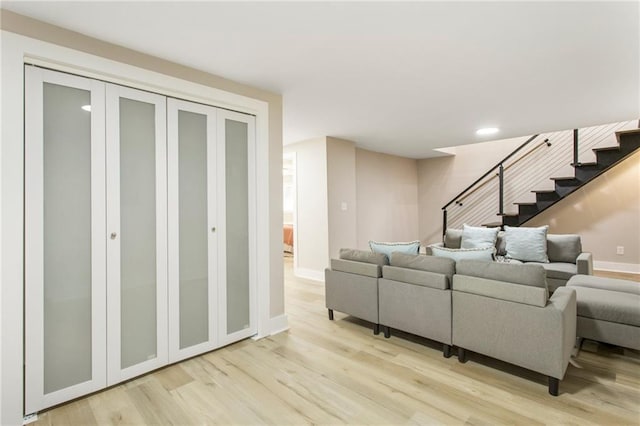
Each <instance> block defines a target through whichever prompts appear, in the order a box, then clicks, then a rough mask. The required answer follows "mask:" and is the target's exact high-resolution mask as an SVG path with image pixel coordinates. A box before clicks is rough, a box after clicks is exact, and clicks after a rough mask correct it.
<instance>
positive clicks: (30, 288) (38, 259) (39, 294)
mask: <svg viewBox="0 0 640 426" xmlns="http://www.w3.org/2000/svg"><path fill="white" fill-rule="evenodd" d="M25 74H26V85H25V96H26V99H25V101H26V102H25V119H26V126H25V162H26V163H25V164H26V167H25V298H26V299H25V412H26V413H33V412H37V411H39V410H42V409H44V408H47V407H51V406H53V405H56V404H60V403H62V402H65V401H68V400H70V399H73V398H77V397H79V396H81V395H84V394H87V393H91V392H94V391H96V390H98V389H101V388H104V387H105V386H106V341H105V337H104V336H105V330H106V324H107V323H106V301H105V291H106V290H105V289H106V279H105V276H106V253H105V122H104V100H105V85H104V83H102V82H100V81H96V80H90V79H87V78H83V77H77V76H72V75H69V74H63V73H59V72H55V71H48V70H44V69H41V68H36V67H33V66H28V67H26V69H25ZM44 83H53V84H58V85H61V86H68V87H73V88H77V89H83V90H87V91H90V92H91V377H92V379H91V380H89V381H86V382H83V383H79V384H76V385H73V386H70V387H67V388H65V389H61V390H58V391H55V392H51V393H49V394H46V395H45V394H44V241H43V236H44V226H43V225H44V182H43V179H44V169H43V167H44V146H43V142H44V140H43V127H44V126H43V118H44V117H43V94H44Z"/></svg>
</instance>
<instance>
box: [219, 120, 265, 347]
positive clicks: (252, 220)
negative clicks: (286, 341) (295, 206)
mask: <svg viewBox="0 0 640 426" xmlns="http://www.w3.org/2000/svg"><path fill="white" fill-rule="evenodd" d="M227 119H228V120H234V121H239V122H242V123H246V124H247V136H248V141H247V143H248V146H247V156H248V158H247V161H248V171H249V177H248V184H249V188H248V192H249V194H248V195H249V200H248V205H249V212H248V213H249V215H248V216H249V247H248V248H247V255H248V256H249V298H250V301H249V327H248V328H245V329H243V330H239V331H237V332H234V333H230V334H229V333H227V267H226V264H227V257H226V256H227V249H226V241H227V230H226V223H227V212H226V202H225V201H223V202H220V203H218V223H219V224H220V226H219V228H218V264H219V265H220V267H219V268H218V283H219V285H218V291H219V293H218V306H219V312H218V318H219V328H218V330H219V331H218V333H219V337H218V338H219V343H220V346H225V345H228V344H230V343H233V342H237V341H238V340H242V339H246V338H247V337H251V336H253V335H255V334H257V332H258V327H257V307H258V304H257V274H256V259H257V249H256V242H257V238H256V233H257V209H256V195H257V194H256V187H257V181H256V127H255V122H256V121H255V117H254V116H253V115H248V114H242V113H238V112H234V111H229V110H225V109H218V134H217V146H218V166H217V170H218V199H219V200H226V195H227V192H226V174H225V169H226V167H225V161H226V155H225V154H226V149H225V142H226V129H225V120H227Z"/></svg>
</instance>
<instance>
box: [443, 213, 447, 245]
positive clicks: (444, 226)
mask: <svg viewBox="0 0 640 426" xmlns="http://www.w3.org/2000/svg"><path fill="white" fill-rule="evenodd" d="M446 233H447V209H443V210H442V237H443V238H444V235H445V234H446Z"/></svg>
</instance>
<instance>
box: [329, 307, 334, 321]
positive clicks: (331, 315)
mask: <svg viewBox="0 0 640 426" xmlns="http://www.w3.org/2000/svg"><path fill="white" fill-rule="evenodd" d="M329 319H330V320H331V321H333V309H329Z"/></svg>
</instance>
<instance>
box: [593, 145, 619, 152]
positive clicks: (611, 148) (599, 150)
mask: <svg viewBox="0 0 640 426" xmlns="http://www.w3.org/2000/svg"><path fill="white" fill-rule="evenodd" d="M592 151H593V152H607V151H620V147H619V146H607V147H604V148H593V149H592Z"/></svg>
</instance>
